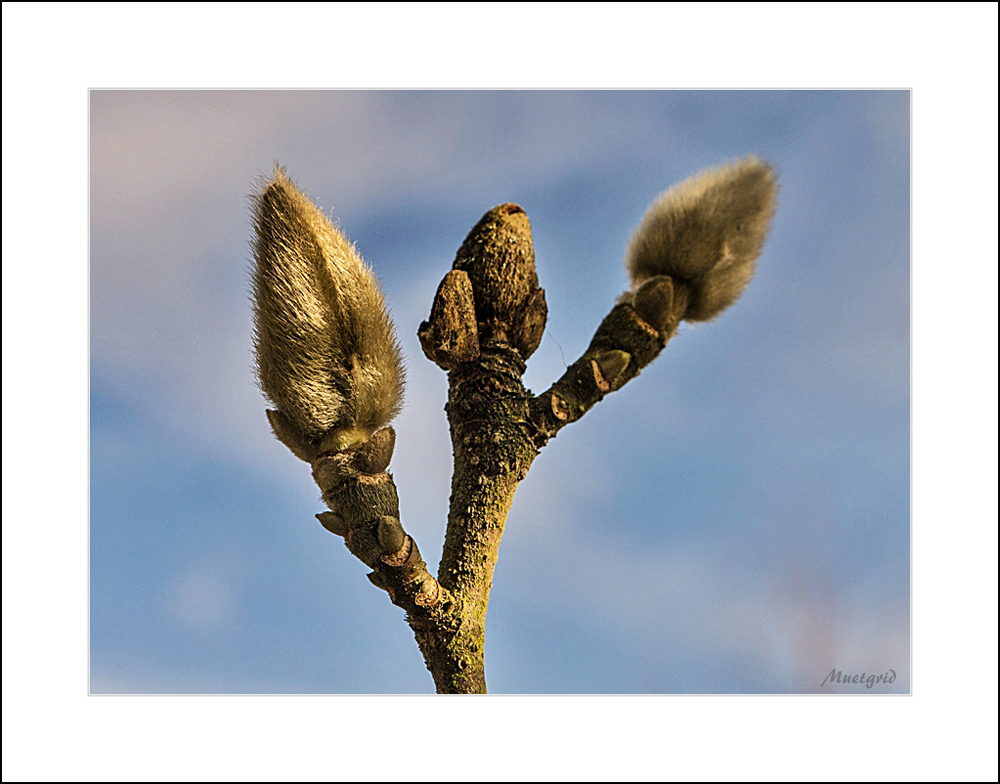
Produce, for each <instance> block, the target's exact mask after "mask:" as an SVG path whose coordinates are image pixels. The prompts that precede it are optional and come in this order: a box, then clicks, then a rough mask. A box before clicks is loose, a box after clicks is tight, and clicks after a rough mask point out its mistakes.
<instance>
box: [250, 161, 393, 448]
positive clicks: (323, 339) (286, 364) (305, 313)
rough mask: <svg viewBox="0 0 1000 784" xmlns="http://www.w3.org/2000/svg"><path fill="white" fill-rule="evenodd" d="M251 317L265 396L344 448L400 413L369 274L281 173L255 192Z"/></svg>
mask: <svg viewBox="0 0 1000 784" xmlns="http://www.w3.org/2000/svg"><path fill="white" fill-rule="evenodd" d="M253 227H254V235H255V236H254V243H253V256H254V262H255V264H254V270H253V318H254V349H255V353H256V361H257V378H258V381H259V383H260V387H261V389H262V390H263V392H264V394H265V395H266V396H267V397H268V399H269V400H270V401H271V403H273V404H274V406H275V407H276V408H277V409H278V410H279V411H280V412H281V414H282V415H284V417H285V419H286V420H287V422H288V423H290V424H291V425H292V426H293V427H294V428H295V429H297V430H298V431H299V432H300V433H301V435H302V437H303V438H304V439H307V440H311V441H317V440H318V439H320V438H321V437H323V436H327V438H325V439H324V443H330V444H331V446H333V448H335V449H343V448H346V447H348V446H351V445H353V444H356V443H359V442H361V441H364V440H365V439H367V438H368V436H370V435H371V434H372V433H373V432H374V431H376V430H377V429H379V428H381V427H383V426H384V425H386V424H388V422H389V421H390V420H391V419H392V418H393V417H394V416H395V415H396V414H398V413H399V410H400V407H401V406H402V401H403V382H404V372H403V361H402V354H401V352H400V348H399V343H398V342H397V340H396V335H395V332H394V330H393V325H392V320H391V318H390V316H389V312H388V310H387V309H386V306H385V301H384V299H383V297H382V292H381V291H380V290H379V286H378V282H377V281H376V279H375V275H374V274H373V273H372V271H371V270H370V269H369V268H368V266H367V265H366V264H365V263H364V262H363V261H362V260H361V257H360V256H359V255H358V253H357V251H356V250H355V248H354V246H353V245H352V244H351V243H350V242H349V241H348V240H347V239H346V238H345V237H344V235H343V234H341V232H340V231H338V229H337V228H336V227H335V226H334V225H333V224H332V223H331V222H330V220H329V219H328V218H327V217H326V216H325V215H324V214H323V213H322V212H321V211H320V209H319V208H318V207H317V206H316V205H315V204H313V202H312V201H310V199H309V198H308V197H307V196H305V195H304V194H303V193H302V192H301V191H300V190H299V189H298V188H297V187H296V186H295V185H294V184H293V183H292V181H291V180H290V179H288V177H287V176H286V174H285V172H284V170H283V169H281V168H280V167H276V168H275V171H274V174H273V175H272V176H271V177H270V178H269V179H267V180H266V181H264V182H263V183H262V184H261V187H260V189H259V190H258V191H257V193H255V194H254V196H253Z"/></svg>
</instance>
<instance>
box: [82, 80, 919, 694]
mask: <svg viewBox="0 0 1000 784" xmlns="http://www.w3.org/2000/svg"><path fill="white" fill-rule="evenodd" d="M89 100H90V156H91V157H90V166H91V169H90V196H91V215H90V229H91V234H90V326H91V332H90V350H91V353H90V363H91V364H90V407H91V408H90V416H91V421H90V471H91V474H90V477H91V485H90V492H91V495H90V581H91V582H90V634H91V639H90V655H91V659H90V688H91V691H92V692H94V693H105V692H110V693H132V692H140V693H161V692H180V693H190V692H225V693H271V692H281V693H312V692H321V693H327V692H329V693H366V692H375V693H410V692H416V693H426V692H429V691H432V690H433V683H432V680H431V677H430V675H429V673H428V672H427V671H426V669H425V667H424V664H423V661H422V658H421V656H420V653H419V651H418V649H417V646H416V644H415V642H414V639H413V635H412V633H411V631H410V629H409V627H408V626H407V625H406V624H405V623H404V621H403V613H402V611H401V610H399V609H398V608H396V607H394V606H393V605H392V604H390V602H389V601H388V599H387V597H386V595H385V594H384V593H383V592H382V591H379V590H378V589H376V588H374V587H373V586H372V585H370V584H369V582H368V581H367V580H366V579H365V574H366V572H367V569H366V568H365V566H364V565H363V564H362V563H361V562H360V561H358V560H357V559H356V558H354V557H353V556H352V555H350V553H349V552H348V551H347V549H346V548H345V547H344V545H343V542H342V540H340V539H339V538H336V537H333V536H331V535H330V534H329V533H327V532H326V531H325V530H324V529H323V528H322V527H321V526H320V525H319V523H318V522H317V521H316V519H315V518H314V514H315V513H316V512H320V511H322V510H323V509H324V507H323V505H322V503H321V502H320V500H319V491H318V489H317V488H316V486H315V485H314V484H313V481H312V479H311V477H310V474H309V470H308V468H307V466H305V464H303V463H302V462H301V461H299V460H297V459H296V458H294V457H293V456H292V455H291V454H290V453H289V452H288V451H287V450H286V449H285V447H283V446H282V445H280V444H279V443H278V442H277V441H276V440H275V439H274V438H273V437H272V436H271V434H270V431H269V428H268V425H267V421H266V419H265V416H264V409H265V406H266V404H265V401H264V399H263V398H262V396H261V394H260V392H259V390H258V389H257V387H256V385H255V382H254V377H253V371H252V354H251V343H250V334H251V320H250V305H249V300H248V270H249V257H250V253H249V239H250V222H249V201H248V194H249V193H250V192H251V190H252V188H253V187H254V182H255V180H257V178H259V177H261V176H262V175H266V174H268V173H270V171H271V169H272V167H273V166H274V164H275V162H280V163H281V164H282V165H283V166H285V167H286V168H287V171H288V173H289V175H290V176H291V177H292V178H293V179H294V180H295V181H296V182H297V183H298V184H299V186H300V187H301V188H302V189H303V190H304V191H306V192H307V193H309V194H310V195H311V196H312V197H313V198H314V199H315V200H316V201H317V203H318V204H319V205H320V206H321V207H323V208H324V209H325V210H327V211H330V212H331V213H332V216H333V217H334V218H335V219H336V220H338V221H340V224H341V226H342V228H343V230H344V231H345V233H346V234H347V235H348V236H349V237H350V239H351V240H353V241H354V242H355V243H356V244H357V246H358V248H359V250H360V252H361V254H362V256H363V257H364V258H365V260H366V261H367V262H368V263H369V264H371V265H372V266H373V268H374V269H375V272H376V274H377V275H378V277H379V279H380V281H381V283H382V286H383V288H384V291H385V294H386V299H387V302H388V304H389V306H390V307H391V309H392V312H393V316H394V319H395V322H396V327H397V331H398V334H399V338H400V340H401V342H402V345H403V348H404V351H405V354H406V356H407V368H408V394H407V403H406V407H405V409H404V411H403V414H402V415H401V416H400V417H399V419H398V420H397V421H396V423H395V426H396V429H397V433H398V440H397V448H396V453H395V457H394V459H393V463H392V466H391V469H390V470H391V471H392V473H393V475H394V477H395V480H396V484H397V487H398V489H399V494H400V510H401V515H402V519H403V524H404V526H405V527H406V529H407V531H408V532H409V533H411V534H412V535H413V536H414V538H415V539H416V540H417V542H418V543H419V546H420V548H421V552H422V553H423V554H424V556H425V558H426V560H427V561H428V564H429V565H430V566H431V567H432V571H435V572H436V564H437V561H438V559H439V557H440V552H441V546H442V542H443V535H444V525H445V518H446V513H447V503H448V494H449V482H450V474H451V448H450V441H449V435H448V426H447V421H446V419H445V415H444V411H443V406H444V402H445V398H446V390H447V383H446V377H445V375H444V374H443V373H442V372H441V371H440V370H439V369H438V368H437V367H436V366H434V365H432V364H431V363H430V362H428V361H427V360H426V359H425V358H424V356H423V354H422V352H421V351H420V348H419V344H418V342H417V339H416V329H417V326H418V325H419V323H420V321H421V320H423V319H424V318H426V316H427V314H428V312H429V310H430V304H431V299H432V297H433V295H434V291H435V289H436V286H437V284H438V282H439V281H440V279H441V277H442V276H443V275H444V274H445V272H447V270H448V269H449V268H450V264H451V261H452V259H453V258H454V254H455V251H456V250H457V248H458V246H459V244H460V243H461V241H462V240H463V238H464V237H465V235H466V233H467V232H468V231H469V229H471V228H472V226H473V225H474V224H475V223H476V221H477V220H478V219H479V217H480V216H481V215H482V214H483V213H484V212H485V211H486V210H488V209H489V208H490V207H492V206H494V205H495V204H498V203H501V202H505V201H515V202H517V203H519V204H520V205H521V206H522V207H524V209H525V210H526V212H527V214H528V216H529V218H530V220H531V224H532V230H533V235H534V241H535V250H536V257H537V269H538V275H539V280H540V283H541V285H542V286H543V287H544V288H545V290H546V297H547V300H548V303H549V321H548V326H547V331H546V335H545V338H544V340H543V342H542V344H541V347H540V348H539V350H538V352H537V353H536V354H535V355H534V356H533V357H532V358H531V359H530V361H529V362H528V371H527V374H526V377H525V383H526V385H527V386H528V387H530V388H532V389H534V390H535V391H536V392H540V391H542V390H544V389H545V388H546V387H547V386H548V385H549V384H550V383H551V382H552V381H553V380H555V379H556V378H557V377H558V376H559V375H561V373H562V372H563V370H564V369H565V364H566V363H570V362H572V361H573V360H574V359H576V358H577V357H578V356H579V354H580V353H581V352H582V351H583V349H584V348H585V347H586V345H587V343H588V342H589V340H590V337H591V335H592V334H593V331H594V329H595V328H596V326H597V324H598V323H599V321H600V319H601V318H602V317H603V316H604V315H605V313H606V312H607V311H608V310H609V309H610V307H611V306H612V304H613V302H614V300H615V297H616V296H617V295H618V294H619V293H620V292H621V291H623V290H624V289H625V288H626V286H627V277H626V274H625V271H624V268H623V266H622V257H623V253H624V249H625V245H626V243H627V241H628V238H629V236H630V233H631V231H632V229H633V228H634V227H635V226H636V224H637V223H638V222H639V220H640V218H641V217H642V215H643V212H644V211H645V209H646V207H647V206H648V204H649V202H650V201H651V200H652V199H653V198H654V197H655V196H656V195H657V194H659V193H660V192H662V191H663V190H664V189H665V188H667V187H669V186H670V185H672V184H675V183H677V182H679V181H680V180H682V179H684V178H686V177H688V176H689V175H691V174H694V173H696V172H697V171H699V170H701V169H703V168H705V167H709V166H713V165H716V164H719V163H723V162H726V161H730V160H733V159H734V158H737V157H741V156H744V155H747V154H751V153H753V154H757V155H760V156H762V157H764V158H766V159H768V160H770V161H771V162H773V163H774V164H775V166H776V167H777V169H778V170H779V173H780V183H781V192H780V196H779V207H778V211H777V215H776V218H775V221H774V224H773V228H772V231H771V233H770V235H769V238H768V241H767V243H766V245H765V248H764V251H763V254H762V256H761V259H760V262H759V266H758V272H757V274H756V277H755V278H754V280H753V281H752V283H751V285H750V287H749V289H748V290H747V292H746V294H745V295H744V296H743V298H742V299H741V300H740V301H739V302H738V303H737V304H736V305H735V306H734V307H732V308H731V309H730V310H729V311H727V312H726V313H724V314H723V315H722V316H721V317H720V318H719V319H718V320H717V321H716V322H713V323H710V324H704V325H697V326H695V327H691V326H688V325H682V327H681V329H680V332H679V334H678V335H677V337H676V338H675V339H674V340H673V341H671V343H670V344H669V345H668V347H667V349H666V350H665V351H664V352H663V354H661V356H660V357H659V358H658V359H657V360H656V361H655V362H654V363H653V364H652V365H650V366H649V367H648V368H647V369H646V370H644V371H643V373H642V375H641V376H640V377H639V378H638V379H636V380H635V381H633V382H631V383H630V384H628V385H627V386H626V387H625V388H624V389H622V390H621V391H619V392H616V393H615V394H613V395H611V396H610V397H608V398H607V399H606V400H605V401H604V402H602V403H600V404H599V405H598V406H597V407H596V408H595V409H594V410H592V411H591V412H590V413H589V414H588V415H587V416H586V417H585V418H584V419H583V420H581V421H580V422H578V423H576V424H574V425H573V426H572V427H569V428H567V429H565V430H563V431H562V432H561V433H560V434H559V437H558V438H557V439H555V440H554V441H553V442H551V443H550V444H549V445H548V446H547V447H546V448H545V449H544V450H543V451H542V453H541V455H540V457H539V458H538V459H537V460H536V462H535V464H534V466H533V467H532V470H531V471H530V473H529V474H528V477H527V479H526V480H525V481H524V482H523V483H522V484H521V486H520V488H519V490H518V494H517V497H516V499H515V502H514V506H513V509H512V511H511V514H510V518H509V520H508V523H507V529H506V533H505V536H504V540H503V544H502V546H501V549H500V560H499V564H498V567H497V570H496V574H495V578H494V586H493V592H492V597H491V602H490V611H489V616H488V622H487V640H486V671H487V682H488V685H489V688H490V691H491V692H494V693H584V694H589V693H745V692H751V693H759V692H766V693H770V692H777V693H787V692H830V691H831V689H830V687H829V686H826V687H823V688H821V686H820V684H821V683H822V682H823V680H824V678H825V676H826V675H827V674H828V673H829V671H830V670H831V668H836V669H840V670H843V671H844V672H845V673H852V674H853V673H861V672H866V673H884V672H887V671H889V670H890V669H891V670H894V671H895V673H896V674H897V677H896V679H895V682H894V683H893V684H891V685H890V686H887V687H886V686H880V687H876V688H875V689H873V691H878V692H882V693H884V692H887V691H891V692H908V691H909V690H910V615H909V612H910V610H909V608H910V592H909V584H910V567H909V552H910V534H909V530H910V528H909V526H910V501H909V498H910V471H909V464H910V463H909V461H910V436H909V426H910V407H909V406H910V403H909V400H910V384H909V360H910V348H909V346H910V327H909V324H910V308H909V299H910V275H909V258H910V245H909V236H910V218H909V204H910V96H909V93H908V92H906V91H866V92H855V91H818V92H812V91H773V92H772V91H768V92H759V91H743V92H728V91H715V92H703V91H690V92H642V91H637V92H559V91H534V92H391V91H386V92H365V91H339V92H338V91H333V92H329V91H307V92H298V91H291V92H258V91H231V92H213V91H198V92H178V91H142V92H134V91H102V90H98V91H92V92H91V93H90V98H89ZM859 689H860V690H861V691H865V689H863V688H860V687H856V686H855V687H850V688H847V687H843V686H841V687H838V688H837V689H835V690H837V691H857V690H859Z"/></svg>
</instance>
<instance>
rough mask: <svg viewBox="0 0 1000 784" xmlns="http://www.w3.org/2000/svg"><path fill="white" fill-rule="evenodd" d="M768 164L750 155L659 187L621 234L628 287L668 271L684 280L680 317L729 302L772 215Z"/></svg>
mask: <svg viewBox="0 0 1000 784" xmlns="http://www.w3.org/2000/svg"><path fill="white" fill-rule="evenodd" d="M777 190H778V183H777V177H776V175H775V173H774V169H773V168H772V167H771V166H770V165H768V164H767V163H765V162H763V161H761V160H759V159H758V158H756V157H754V156H749V157H747V158H743V159H742V160H740V161H737V162H735V163H732V164H729V165H726V166H720V167H718V168H716V169H709V170H707V171H704V172H701V173H699V174H696V175H695V176H693V177H691V178H689V179H687V180H685V181H684V182H682V183H680V184H678V185H675V186H674V187H672V188H670V189H669V190H667V191H666V192H664V193H663V194H661V195H660V196H659V197H658V198H657V199H656V200H655V201H654V202H653V204H652V205H651V206H650V208H649V209H648V210H647V211H646V215H645V216H644V217H643V219H642V223H640V224H639V227H638V228H637V229H636V231H635V234H633V235H632V239H631V241H630V242H629V247H628V252H627V255H626V259H625V266H626V267H627V268H628V272H629V277H630V278H631V280H632V291H633V292H635V291H637V290H638V289H639V287H640V286H641V285H642V284H643V283H644V282H645V281H647V280H648V279H650V278H652V277H654V276H657V275H669V276H670V277H671V278H673V279H674V280H675V281H676V282H678V283H681V284H684V285H686V286H687V287H688V288H689V292H688V294H689V298H688V305H687V309H686V310H685V312H684V319H686V320H687V321H706V320H708V319H711V318H714V317H715V316H717V315H718V314H719V313H721V312H722V311H723V310H725V309H726V308H728V307H729V306H730V305H732V304H733V303H734V302H735V301H736V300H737V299H739V297H740V295H741V294H742V293H743V291H744V289H746V286H747V284H748V283H749V282H750V278H751V277H752V276H753V273H754V268H755V266H756V261H757V257H758V256H759V255H760V251H761V248H762V247H763V244H764V238H765V237H766V236H767V231H768V229H769V228H770V225H771V218H772V217H773V216H774V210H775V198H776V196H777Z"/></svg>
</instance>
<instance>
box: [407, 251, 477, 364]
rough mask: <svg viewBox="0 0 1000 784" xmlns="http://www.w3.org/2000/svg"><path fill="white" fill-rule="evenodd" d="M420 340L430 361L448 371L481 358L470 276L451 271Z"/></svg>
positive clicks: (439, 292) (444, 281)
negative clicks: (461, 363) (462, 363)
mask: <svg viewBox="0 0 1000 784" xmlns="http://www.w3.org/2000/svg"><path fill="white" fill-rule="evenodd" d="M417 337H419V338H420V346H421V348H423V350H424V354H426V355H427V358H428V359H429V360H431V362H434V363H435V364H437V365H439V366H440V367H442V368H443V369H445V370H454V369H455V368H456V367H457V366H458V364H459V363H460V362H470V361H471V360H473V359H475V358H476V357H478V356H479V332H478V328H477V326H476V305H475V302H474V301H473V296H472V283H471V282H470V281H469V276H468V274H467V273H466V272H464V271H463V270H451V271H450V272H449V273H448V274H447V275H445V276H444V280H442V281H441V285H440V286H438V290H437V294H435V295H434V304H433V305H432V306H431V315H430V318H429V319H428V320H427V321H425V322H423V323H422V324H421V325H420V328H419V329H418V330H417Z"/></svg>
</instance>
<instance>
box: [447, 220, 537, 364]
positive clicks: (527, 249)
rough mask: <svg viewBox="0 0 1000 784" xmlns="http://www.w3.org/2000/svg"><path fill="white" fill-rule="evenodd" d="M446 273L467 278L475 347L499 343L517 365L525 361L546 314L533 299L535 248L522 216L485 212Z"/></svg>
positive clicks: (535, 285)
mask: <svg viewBox="0 0 1000 784" xmlns="http://www.w3.org/2000/svg"><path fill="white" fill-rule="evenodd" d="M452 268H453V269H456V270H463V271H464V272H466V273H468V275H469V281H470V282H471V284H472V292H473V297H474V299H475V308H476V319H477V321H478V322H479V329H480V342H482V341H483V340H488V339H491V338H493V339H503V340H506V341H507V342H509V343H510V344H511V345H513V346H514V347H515V348H516V349H517V350H518V351H519V352H520V353H521V356H522V359H523V358H526V356H527V355H530V354H531V353H532V352H533V351H534V350H535V348H537V347H538V342H539V341H540V340H541V337H540V335H539V326H538V322H539V321H540V322H541V331H544V322H545V316H546V314H547V309H546V308H545V307H544V302H545V299H544V296H542V297H540V298H539V297H538V296H537V295H536V294H535V292H537V291H538V290H539V289H538V275H537V273H536V272H535V247H534V244H533V242H532V239H531V224H530V223H529V222H528V216H527V215H526V214H525V212H524V210H523V209H521V207H520V206H518V205H517V204H510V203H508V204H501V205H499V206H497V207H494V208H493V209H492V210H490V211H489V212H487V213H486V214H485V215H484V216H483V217H482V219H481V220H480V221H479V223H477V224H476V225H475V227H473V229H472V231H470V232H469V234H468V236H467V237H466V238H465V241H464V242H463V243H462V246H461V247H460V248H459V249H458V253H457V254H456V256H455V262H454V264H453V265H452ZM533 297H534V298H533ZM526 322H530V323H527V324H526ZM484 333H485V334H484Z"/></svg>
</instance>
